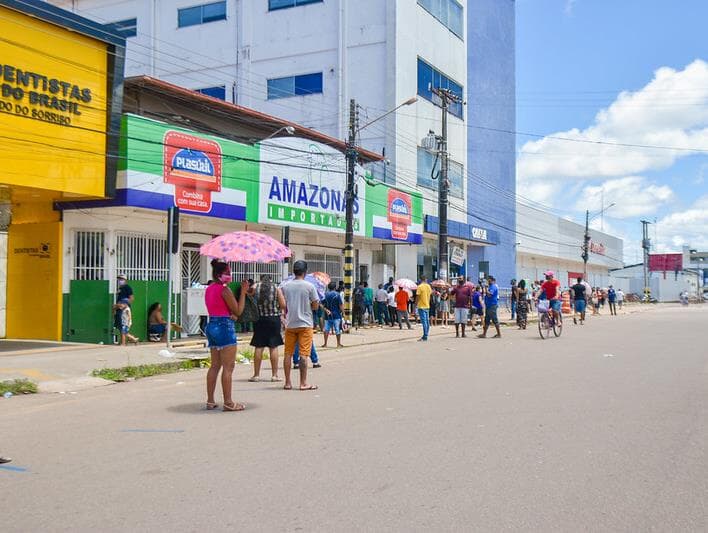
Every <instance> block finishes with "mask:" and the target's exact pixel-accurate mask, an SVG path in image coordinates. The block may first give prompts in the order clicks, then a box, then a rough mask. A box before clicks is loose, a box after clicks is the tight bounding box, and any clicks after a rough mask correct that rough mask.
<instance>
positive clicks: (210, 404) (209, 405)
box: [206, 402, 219, 411]
mask: <svg viewBox="0 0 708 533" xmlns="http://www.w3.org/2000/svg"><path fill="white" fill-rule="evenodd" d="M217 407H219V404H218V403H216V402H207V403H206V408H207V411H213V410H214V409H216V408H217Z"/></svg>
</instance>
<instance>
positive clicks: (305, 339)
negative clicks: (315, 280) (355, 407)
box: [282, 259, 320, 390]
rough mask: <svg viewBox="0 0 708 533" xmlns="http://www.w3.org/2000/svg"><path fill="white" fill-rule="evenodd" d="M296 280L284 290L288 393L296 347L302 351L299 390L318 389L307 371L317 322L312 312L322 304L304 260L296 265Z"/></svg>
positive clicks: (286, 388) (290, 386)
mask: <svg viewBox="0 0 708 533" xmlns="http://www.w3.org/2000/svg"><path fill="white" fill-rule="evenodd" d="M293 274H294V276H295V279H294V280H293V281H291V282H289V283H287V284H286V285H285V286H284V287H283V289H282V290H283V296H285V305H286V309H287V310H286V313H285V360H284V368H285V385H284V387H283V388H284V389H285V390H291V389H292V388H293V385H292V381H291V377H290V370H291V363H292V358H293V355H294V354H295V346H297V347H298V350H299V352H300V364H299V367H300V390H316V389H317V385H311V384H308V383H307V368H308V361H309V359H310V353H311V351H312V337H313V333H312V332H313V327H314V321H313V318H312V312H313V311H314V310H316V309H317V308H318V307H319V305H320V299H319V297H318V296H317V289H315V286H314V285H312V284H311V283H308V282H307V281H305V274H307V263H306V262H305V261H303V260H302V259H300V260H298V261H295V263H294V264H293Z"/></svg>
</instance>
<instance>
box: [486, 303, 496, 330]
mask: <svg viewBox="0 0 708 533" xmlns="http://www.w3.org/2000/svg"><path fill="white" fill-rule="evenodd" d="M492 322H493V323H494V325H495V326H498V325H499V318H497V306H496V305H490V306H489V307H487V311H486V313H485V314H484V324H485V326H488V325H489V324H490V323H492Z"/></svg>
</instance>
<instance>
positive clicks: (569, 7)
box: [563, 0, 577, 16]
mask: <svg viewBox="0 0 708 533" xmlns="http://www.w3.org/2000/svg"><path fill="white" fill-rule="evenodd" d="M576 1H577V0H565V7H564V9H563V10H564V11H565V14H566V15H568V16H570V15H572V14H573V8H574V7H575V2H576Z"/></svg>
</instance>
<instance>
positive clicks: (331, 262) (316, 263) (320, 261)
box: [305, 252, 344, 283]
mask: <svg viewBox="0 0 708 533" xmlns="http://www.w3.org/2000/svg"><path fill="white" fill-rule="evenodd" d="M342 260H343V257H342V255H340V254H328V253H323V254H318V253H307V252H306V253H305V261H307V269H308V270H309V271H310V272H325V273H327V274H329V277H330V278H332V281H336V282H337V283H339V281H340V280H343V279H344V271H343V267H342Z"/></svg>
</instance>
